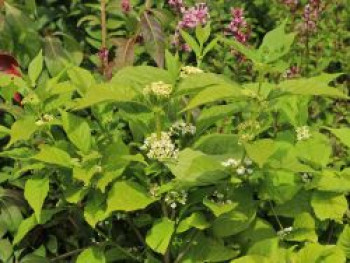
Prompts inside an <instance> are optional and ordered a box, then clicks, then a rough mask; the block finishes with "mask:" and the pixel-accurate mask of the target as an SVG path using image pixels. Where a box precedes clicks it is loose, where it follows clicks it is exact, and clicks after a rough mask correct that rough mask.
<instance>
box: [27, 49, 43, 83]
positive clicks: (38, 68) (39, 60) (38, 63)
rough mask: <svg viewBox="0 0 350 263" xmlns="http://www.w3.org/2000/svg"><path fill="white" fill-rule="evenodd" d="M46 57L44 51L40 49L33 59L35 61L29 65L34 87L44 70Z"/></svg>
mask: <svg viewBox="0 0 350 263" xmlns="http://www.w3.org/2000/svg"><path fill="white" fill-rule="evenodd" d="M43 64H44V58H43V52H42V50H40V52H39V54H38V55H37V56H36V57H35V58H34V59H33V61H32V62H31V63H30V64H29V67H28V75H29V79H30V82H31V84H32V87H34V86H35V85H36V81H37V80H38V78H39V76H40V74H41V72H42V70H43Z"/></svg>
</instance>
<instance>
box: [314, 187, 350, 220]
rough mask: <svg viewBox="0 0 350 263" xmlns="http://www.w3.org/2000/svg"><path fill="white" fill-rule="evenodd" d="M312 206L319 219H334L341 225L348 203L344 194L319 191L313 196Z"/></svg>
mask: <svg viewBox="0 0 350 263" xmlns="http://www.w3.org/2000/svg"><path fill="white" fill-rule="evenodd" d="M311 206H312V208H313V209H314V212H315V214H316V216H317V218H318V219H320V220H327V219H333V220H335V221H337V222H340V223H341V222H342V219H343V216H344V214H345V212H346V211H347V208H348V202H347V200H346V198H345V196H344V195H343V194H336V193H329V192H320V191H317V192H314V193H313V195H312V199H311Z"/></svg>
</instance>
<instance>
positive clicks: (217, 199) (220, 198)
mask: <svg viewBox="0 0 350 263" xmlns="http://www.w3.org/2000/svg"><path fill="white" fill-rule="evenodd" d="M209 200H210V201H212V202H213V203H217V204H220V205H225V204H226V205H229V204H232V200H230V199H227V198H225V194H223V193H221V192H219V191H217V190H215V191H214V193H213V194H212V195H211V198H209Z"/></svg>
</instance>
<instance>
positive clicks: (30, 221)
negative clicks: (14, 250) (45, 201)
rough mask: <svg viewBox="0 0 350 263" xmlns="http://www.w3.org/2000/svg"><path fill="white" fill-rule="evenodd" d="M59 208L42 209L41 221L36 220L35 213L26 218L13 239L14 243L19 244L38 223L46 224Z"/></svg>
mask: <svg viewBox="0 0 350 263" xmlns="http://www.w3.org/2000/svg"><path fill="white" fill-rule="evenodd" d="M57 212H58V210H43V211H41V222H40V223H39V222H38V221H37V220H36V216H35V214H32V215H31V216H30V217H28V218H26V219H25V220H23V221H22V222H21V224H20V225H19V227H18V229H17V232H16V235H15V236H14V239H13V245H16V244H18V243H19V242H21V240H22V239H23V238H24V237H25V236H26V235H27V234H28V233H29V231H31V230H32V229H33V228H34V227H35V226H36V225H38V224H45V223H46V222H48V221H50V220H51V218H52V216H54V215H55V214H56V213H57Z"/></svg>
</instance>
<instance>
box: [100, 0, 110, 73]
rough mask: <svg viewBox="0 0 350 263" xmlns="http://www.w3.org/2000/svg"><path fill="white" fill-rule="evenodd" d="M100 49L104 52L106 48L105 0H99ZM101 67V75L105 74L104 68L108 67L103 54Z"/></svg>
mask: <svg viewBox="0 0 350 263" xmlns="http://www.w3.org/2000/svg"><path fill="white" fill-rule="evenodd" d="M101 39H102V44H101V51H102V52H105V50H106V49H107V18H106V0H101ZM101 64H102V65H101V67H102V73H103V75H106V69H107V67H108V65H107V64H108V59H106V58H105V57H104V56H103V57H102V59H101Z"/></svg>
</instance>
